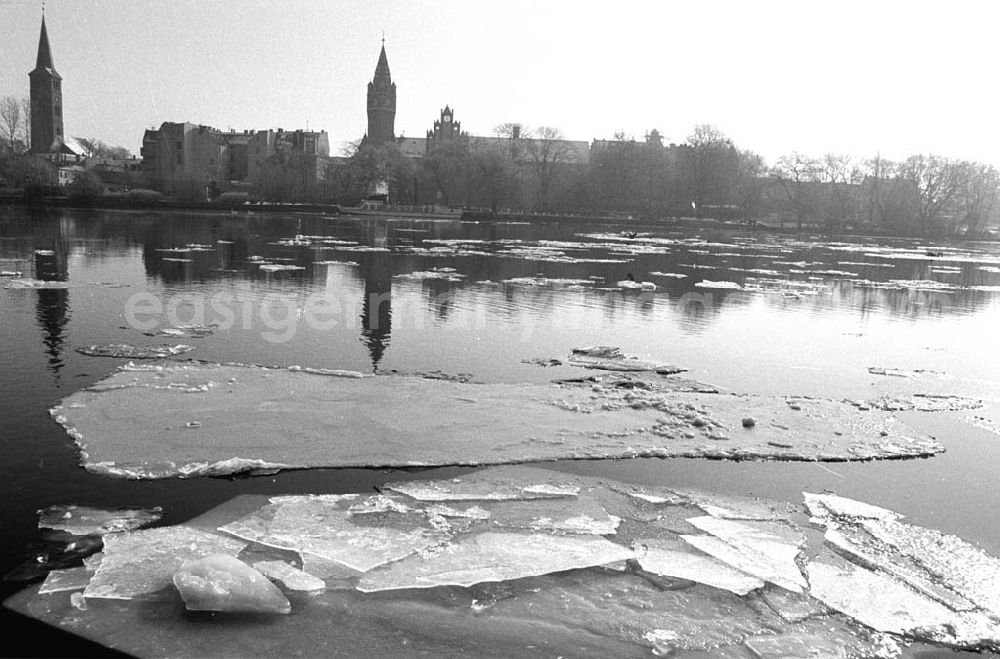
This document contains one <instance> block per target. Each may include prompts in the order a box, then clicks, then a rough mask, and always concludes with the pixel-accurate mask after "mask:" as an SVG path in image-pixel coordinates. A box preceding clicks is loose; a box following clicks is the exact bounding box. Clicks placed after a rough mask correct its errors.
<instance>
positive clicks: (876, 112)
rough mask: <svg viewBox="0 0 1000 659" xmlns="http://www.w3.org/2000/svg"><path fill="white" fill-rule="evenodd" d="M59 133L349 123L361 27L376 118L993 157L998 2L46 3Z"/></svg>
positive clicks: (37, 7)
mask: <svg viewBox="0 0 1000 659" xmlns="http://www.w3.org/2000/svg"><path fill="white" fill-rule="evenodd" d="M41 16H42V8H41V1H40V0H0V57H2V61H3V67H2V69H0V96H7V95H14V96H18V97H20V96H27V95H28V76H27V73H28V71H30V70H31V69H32V68H33V67H34V64H35V56H36V52H37V47H38V33H39V27H40V23H41ZM45 17H46V25H47V28H48V33H49V40H50V43H51V46H52V55H53V60H54V63H55V67H56V70H57V71H58V72H59V73H60V75H61V76H62V78H63V98H64V109H63V114H64V121H65V131H66V133H67V134H68V135H72V136H76V137H93V138H97V139H100V140H102V141H104V142H107V143H109V144H112V145H119V146H124V147H126V148H128V149H129V150H130V151H132V152H134V153H138V151H139V147H140V145H141V142H142V134H143V130H144V129H146V128H152V127H156V126H159V124H160V123H162V122H164V121H177V122H180V121H189V122H192V123H197V124H206V125H209V126H214V127H216V128H219V129H221V130H229V129H237V130H244V129H251V128H252V129H264V128H284V129H286V130H291V129H298V128H309V129H312V130H325V131H327V133H328V134H329V136H330V143H331V150H332V151H334V152H335V153H337V152H339V151H340V148H341V145H342V144H343V143H346V142H348V141H351V140H356V139H358V138H360V137H361V136H362V135H363V134H364V132H365V129H366V122H367V119H366V109H365V102H366V100H365V95H366V89H367V88H366V85H367V83H368V82H369V81H370V80H371V77H372V75H373V73H374V71H375V64H376V62H377V60H378V54H379V48H380V47H381V40H382V38H383V35H384V38H385V48H386V52H387V55H388V59H389V67H390V70H391V72H392V79H393V81H394V82H395V83H396V85H397V104H396V133H397V134H403V135H406V136H409V137H423V136H424V134H425V132H426V131H427V130H428V129H429V128H431V126H432V124H433V121H434V120H435V119H436V118H438V117H439V113H440V110H441V108H443V107H444V106H445V105H446V104H447V105H450V106H451V107H452V108H454V109H455V118H456V120H458V121H461V122H462V128H463V129H464V130H465V131H467V132H469V133H472V134H477V135H489V134H491V133H492V129H493V127H494V126H496V125H498V124H501V123H505V122H519V123H522V124H524V125H526V126H528V127H536V126H553V127H555V128H558V129H559V130H560V131H561V132H562V134H563V135H564V136H565V137H566V138H568V139H575V140H588V141H589V140H592V139H595V138H612V137H613V136H614V134H615V133H617V132H624V133H625V134H627V135H631V136H635V137H636V138H639V139H642V138H643V137H644V136H645V134H646V133H647V132H648V131H649V130H651V129H653V128H655V129H657V130H659V132H660V133H661V134H662V135H664V136H665V138H666V141H668V142H677V143H680V142H683V141H684V140H685V139H686V138H687V137H688V136H689V135H690V134H691V133H692V131H693V129H694V126H695V125H697V124H713V125H715V126H716V127H717V128H718V129H720V130H721V131H722V132H723V133H725V134H726V135H727V136H729V137H730V138H731V139H732V140H733V141H734V142H735V143H736V145H737V146H738V147H740V148H745V149H751V150H753V151H756V152H758V153H761V154H762V155H764V156H765V158H766V159H767V161H768V162H769V163H772V164H773V163H774V162H775V160H776V159H777V158H778V157H780V156H781V155H784V154H789V153H792V152H793V151H798V152H800V153H805V154H809V155H813V156H821V155H823V154H825V153H840V154H847V155H851V156H854V157H857V158H867V157H872V156H874V155H876V154H881V155H882V156H883V157H886V158H890V159H902V158H905V157H907V156H910V155H913V154H917V153H934V154H938V155H942V156H947V157H953V158H965V159H971V160H979V161H982V162H986V163H989V164H993V165H996V166H1000V129H998V117H1000V108H998V105H997V100H998V98H1000V94H998V88H997V85H998V79H1000V76H998V75H997V71H998V64H1000V49H998V48H997V47H996V44H997V42H998V30H1000V20H998V19H1000V3H993V2H986V1H962V0H950V1H948V2H945V1H944V0H941V1H939V2H934V3H930V2H920V1H917V0H914V1H910V2H897V1H895V0H883V1H878V2H874V1H872V0H867V1H865V2H858V1H855V0H838V1H837V2H808V1H802V0H798V1H794V2H783V1H782V2H779V1H762V0H744V1H742V2H736V1H728V0H727V1H722V0H715V1H713V0H699V1H697V2H695V1H694V0H687V1H685V2H671V1H664V0H661V1H658V2H648V1H645V2H640V1H633V0H616V1H615V2H606V1H605V2H592V1H591V0H576V1H575V2H563V1H557V0H532V1H525V0H498V1H494V0H479V1H476V2H457V1H455V0H451V1H447V0H410V1H404V0H399V1H397V0H365V1H348V0H286V1H285V2H279V1H278V0H270V1H263V0H231V1H228V0H227V1H220V0H47V2H46V4H45Z"/></svg>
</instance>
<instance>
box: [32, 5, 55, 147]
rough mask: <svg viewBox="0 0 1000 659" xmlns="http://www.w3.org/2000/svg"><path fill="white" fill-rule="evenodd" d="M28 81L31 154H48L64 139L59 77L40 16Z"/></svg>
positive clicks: (43, 18)
mask: <svg viewBox="0 0 1000 659" xmlns="http://www.w3.org/2000/svg"><path fill="white" fill-rule="evenodd" d="M28 78H29V79H30V81H31V95H30V99H31V153H51V152H52V151H53V149H54V145H55V144H56V141H57V140H62V138H63V115H62V76H60V75H59V74H58V73H57V72H56V68H55V65H54V64H53V63H52V50H51V49H50V48H49V34H48V31H47V30H46V29H45V16H42V31H41V34H40V35H39V37H38V57H37V59H36V61H35V68H34V69H33V70H32V71H31V72H30V73H29V74H28Z"/></svg>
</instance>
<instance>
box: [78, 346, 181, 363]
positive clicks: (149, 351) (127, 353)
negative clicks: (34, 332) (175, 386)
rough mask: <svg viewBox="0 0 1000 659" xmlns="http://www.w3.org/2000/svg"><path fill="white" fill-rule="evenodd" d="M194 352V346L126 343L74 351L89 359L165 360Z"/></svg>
mask: <svg viewBox="0 0 1000 659" xmlns="http://www.w3.org/2000/svg"><path fill="white" fill-rule="evenodd" d="M192 350H194V346H189V345H184V344H177V345H174V346H166V345H162V346H134V345H131V344H128V343H100V344H96V345H91V346H82V347H80V348H77V349H76V351H77V352H78V353H80V354H81V355H88V356H90V357H121V358H126V359H165V358H166V357H174V356H177V355H183V354H184V353H186V352H191V351H192Z"/></svg>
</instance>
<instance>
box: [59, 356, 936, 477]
mask: <svg viewBox="0 0 1000 659" xmlns="http://www.w3.org/2000/svg"><path fill="white" fill-rule="evenodd" d="M289 391H294V392H295V395H294V396H290V395H288V394H287V392H289ZM386 409H392V410H393V412H394V413H393V414H391V415H387V414H386V413H385V410H386ZM178 410H184V415H183V416H182V417H178ZM748 412H753V413H754V416H755V417H757V418H758V419H759V421H758V423H757V425H756V426H755V427H753V428H745V427H743V425H742V419H744V418H745V417H746V416H747V413H748ZM51 413H52V415H53V417H54V418H55V419H56V421H58V422H59V423H60V424H62V425H63V426H64V427H65V428H66V429H67V432H69V434H70V435H71V436H72V437H73V438H74V439H75V440H76V442H77V444H78V445H79V446H80V447H81V449H82V452H83V460H84V466H85V467H86V468H87V469H89V470H91V471H94V472H97V473H102V474H107V475H113V476H125V477H131V478H165V477H172V476H192V475H206V474H212V475H222V474H226V473H236V472H239V471H254V470H258V471H259V470H266V469H277V468H296V467H299V468H306V467H355V466H357V467H385V466H401V467H409V466H418V465H425V466H426V465H453V464H502V463H524V462H540V461H545V460H554V459H567V458H568V459H585V458H624V457H638V456H656V457H672V456H678V457H713V458H730V459H769V458H772V459H785V460H866V459H874V458H902V457H917V456H927V455H933V454H935V453H939V452H941V451H943V450H944V449H943V447H942V446H941V445H940V444H938V443H937V442H935V441H934V440H933V439H931V438H929V437H920V436H916V435H914V434H913V433H912V431H910V430H909V429H907V428H906V427H905V426H904V425H903V424H902V423H901V422H900V421H899V420H898V419H896V418H895V417H893V416H892V415H891V414H888V413H884V412H878V411H874V410H873V411H866V412H860V411H858V410H855V409H854V408H853V407H851V406H850V405H848V404H846V403H842V402H838V401H830V400H822V399H807V398H788V399H786V398H780V397H768V396H734V395H717V394H699V393H677V392H670V391H662V390H657V389H650V390H645V389H642V388H630V389H621V388H618V387H614V388H602V389H600V390H599V391H595V390H593V389H592V388H591V387H583V386H558V385H551V384H520V385H514V384H471V383H462V382H453V381H442V380H428V379H424V378H406V377H375V378H362V379H354V378H332V377H326V376H323V375H318V374H315V373H309V372H307V371H305V370H292V369H282V368H264V367H258V366H242V365H232V364H228V365H223V364H210V363H200V362H197V363H196V362H184V363H180V362H162V363H147V364H139V365H136V364H129V365H126V366H124V367H122V368H120V369H119V370H118V371H117V372H116V373H114V374H112V375H110V376H108V377H107V378H105V379H103V380H101V381H100V382H98V383H96V384H94V385H92V386H90V387H88V388H86V389H83V390H81V391H79V392H77V393H75V394H72V395H71V396H69V397H67V398H65V399H63V401H62V402H61V405H60V406H58V407H56V408H54V409H53V410H52V411H51ZM192 421H195V422H197V425H191V422H192Z"/></svg>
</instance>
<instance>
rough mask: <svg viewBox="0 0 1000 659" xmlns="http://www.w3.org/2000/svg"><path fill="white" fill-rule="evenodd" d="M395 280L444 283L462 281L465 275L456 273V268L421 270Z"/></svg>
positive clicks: (396, 277)
mask: <svg viewBox="0 0 1000 659" xmlns="http://www.w3.org/2000/svg"><path fill="white" fill-rule="evenodd" d="M393 278H394V279H408V280H422V279H439V280H442V281H462V280H463V279H465V275H463V274H461V273H458V272H455V269H454V268H435V269H433V270H419V271H417V272H411V273H409V274H402V275H394V277H393Z"/></svg>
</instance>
